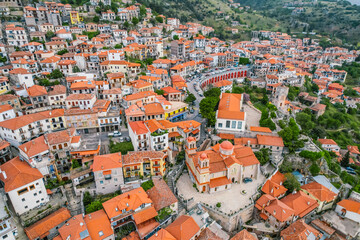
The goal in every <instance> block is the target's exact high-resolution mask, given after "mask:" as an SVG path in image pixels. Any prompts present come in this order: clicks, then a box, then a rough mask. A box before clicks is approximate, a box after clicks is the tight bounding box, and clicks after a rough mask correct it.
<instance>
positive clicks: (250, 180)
mask: <svg viewBox="0 0 360 240" xmlns="http://www.w3.org/2000/svg"><path fill="white" fill-rule="evenodd" d="M243 182H244V183H249V182H252V179H251V178H244V179H243Z"/></svg>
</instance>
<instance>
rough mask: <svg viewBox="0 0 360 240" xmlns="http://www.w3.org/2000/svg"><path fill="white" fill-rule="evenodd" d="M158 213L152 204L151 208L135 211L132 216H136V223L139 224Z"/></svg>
mask: <svg viewBox="0 0 360 240" xmlns="http://www.w3.org/2000/svg"><path fill="white" fill-rule="evenodd" d="M157 215H158V214H157V212H156V210H155V208H154V207H153V206H151V207H149V208H146V209H143V210H141V211H137V212H135V213H134V214H133V215H132V217H133V218H134V221H135V223H136V225H138V224H141V223H144V222H146V221H148V220H150V219H152V218H154V217H156V216H157Z"/></svg>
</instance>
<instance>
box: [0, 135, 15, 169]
mask: <svg viewBox="0 0 360 240" xmlns="http://www.w3.org/2000/svg"><path fill="white" fill-rule="evenodd" d="M11 158H12V152H11V150H10V143H8V142H7V141H5V140H1V141H0V165H1V164H4V163H6V162H7V161H9V160H10V159H11Z"/></svg>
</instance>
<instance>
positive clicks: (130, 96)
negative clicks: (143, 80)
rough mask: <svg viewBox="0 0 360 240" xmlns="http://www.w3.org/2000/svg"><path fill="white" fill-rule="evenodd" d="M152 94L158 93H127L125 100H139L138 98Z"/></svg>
mask: <svg viewBox="0 0 360 240" xmlns="http://www.w3.org/2000/svg"><path fill="white" fill-rule="evenodd" d="M150 96H156V93H155V92H153V91H144V92H138V93H135V94H130V95H127V96H125V97H123V99H124V100H125V101H133V100H138V99H139V100H140V99H143V98H145V97H150Z"/></svg>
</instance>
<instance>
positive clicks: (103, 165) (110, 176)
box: [92, 153, 124, 194]
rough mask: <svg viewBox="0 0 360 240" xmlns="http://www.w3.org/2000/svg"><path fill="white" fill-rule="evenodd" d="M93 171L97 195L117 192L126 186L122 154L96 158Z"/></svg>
mask: <svg viewBox="0 0 360 240" xmlns="http://www.w3.org/2000/svg"><path fill="white" fill-rule="evenodd" d="M92 171H93V173H94V178H95V185H96V193H97V194H108V193H112V192H116V191H118V190H120V187H121V185H123V184H124V177H123V169H122V157H121V153H112V154H106V155H99V156H95V157H94V163H93V165H92Z"/></svg>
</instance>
